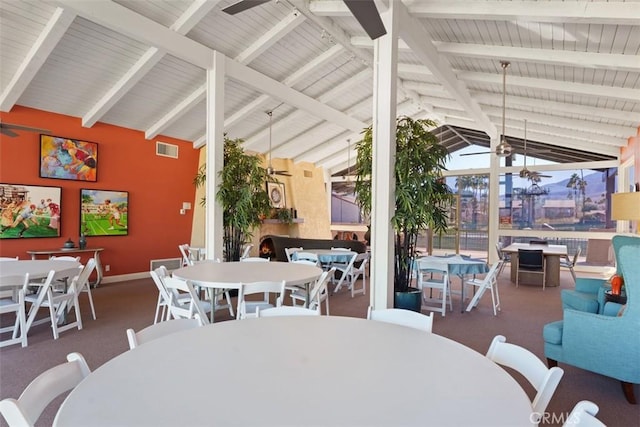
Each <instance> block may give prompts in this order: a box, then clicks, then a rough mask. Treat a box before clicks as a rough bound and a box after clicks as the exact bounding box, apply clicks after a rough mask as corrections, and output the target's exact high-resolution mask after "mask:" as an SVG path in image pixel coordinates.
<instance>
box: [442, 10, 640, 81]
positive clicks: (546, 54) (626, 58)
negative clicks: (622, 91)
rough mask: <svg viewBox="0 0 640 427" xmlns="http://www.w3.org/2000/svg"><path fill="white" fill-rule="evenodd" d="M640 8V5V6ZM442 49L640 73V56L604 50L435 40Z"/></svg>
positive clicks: (471, 55) (470, 55) (460, 53)
mask: <svg viewBox="0 0 640 427" xmlns="http://www.w3.org/2000/svg"><path fill="white" fill-rule="evenodd" d="M638 7H639V8H640V6H638ZM435 45H436V49H438V52H440V53H444V54H447V55H454V56H464V57H468V58H484V59H496V60H498V59H502V60H510V61H518V62H530V63H536V64H549V65H561V66H566V67H579V68H589V69H599V70H614V71H625V72H632V73H637V72H640V56H637V55H619V54H611V53H602V52H576V51H569V50H562V49H534V48H526V47H511V46H496V45H481V44H471V43H435Z"/></svg>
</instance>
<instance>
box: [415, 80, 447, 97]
mask: <svg viewBox="0 0 640 427" xmlns="http://www.w3.org/2000/svg"><path fill="white" fill-rule="evenodd" d="M404 86H405V88H407V89H409V90H415V91H416V92H418V93H419V94H421V95H434V96H438V97H440V98H445V97H446V98H449V97H450V93H449V91H447V89H446V88H445V87H444V86H442V85H439V84H434V83H424V82H417V81H415V80H404Z"/></svg>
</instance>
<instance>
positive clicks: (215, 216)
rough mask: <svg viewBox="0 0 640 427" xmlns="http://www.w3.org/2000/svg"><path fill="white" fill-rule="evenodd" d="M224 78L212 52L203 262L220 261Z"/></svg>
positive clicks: (222, 59)
mask: <svg viewBox="0 0 640 427" xmlns="http://www.w3.org/2000/svg"><path fill="white" fill-rule="evenodd" d="M224 75H225V56H224V55H223V54H222V53H220V52H214V54H213V64H212V67H211V68H209V69H208V70H207V162H206V163H207V182H206V193H205V194H206V198H207V209H206V214H205V215H206V218H205V243H206V248H207V259H216V258H220V259H222V248H223V243H222V236H223V228H222V213H223V211H222V207H221V206H220V204H219V203H218V201H217V200H216V191H217V189H218V185H219V184H220V177H219V172H220V171H221V170H222V166H223V165H224Z"/></svg>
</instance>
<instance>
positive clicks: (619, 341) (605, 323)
mask: <svg viewBox="0 0 640 427" xmlns="http://www.w3.org/2000/svg"><path fill="white" fill-rule="evenodd" d="M613 246H614V249H615V251H616V260H617V265H618V271H620V272H621V274H622V277H623V279H624V284H625V285H624V287H625V290H626V294H627V305H626V307H625V308H624V310H618V308H619V307H621V306H619V305H614V304H615V303H611V302H607V303H606V304H602V305H603V308H602V309H600V310H599V311H600V312H601V313H602V314H599V313H593V312H588V311H579V310H576V309H572V308H567V307H566V306H565V309H564V318H563V320H561V321H557V322H552V323H548V324H546V325H545V326H544V329H543V338H544V352H545V356H546V357H547V362H548V364H549V366H556V365H557V364H558V362H560V363H566V364H568V365H573V366H577V367H579V368H582V369H586V370H588V371H592V372H596V373H598V374H601V375H605V376H608V377H612V378H615V379H618V380H620V381H621V383H622V389H623V391H624V394H625V397H626V398H627V401H629V403H636V399H635V396H634V392H633V384H639V383H640V238H637V237H630V236H615V237H614V238H613ZM594 283H595V282H594ZM594 286H595V285H594ZM602 302H604V301H602ZM610 305H611V306H610ZM611 314H613V315H611Z"/></svg>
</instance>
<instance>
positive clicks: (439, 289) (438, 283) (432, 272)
mask: <svg viewBox="0 0 640 427" xmlns="http://www.w3.org/2000/svg"><path fill="white" fill-rule="evenodd" d="M417 263H418V270H417V272H416V273H417V275H418V289H420V290H421V291H422V307H421V308H422V309H423V310H430V311H437V312H438V313H441V314H442V317H444V316H445V315H446V313H447V300H448V301H449V310H453V303H452V302H451V286H450V283H449V270H448V269H447V266H443V267H442V269H439V268H436V267H435V266H434V265H432V264H425V263H424V262H423V261H421V260H420V259H418V261H417ZM427 291H428V295H427Z"/></svg>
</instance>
